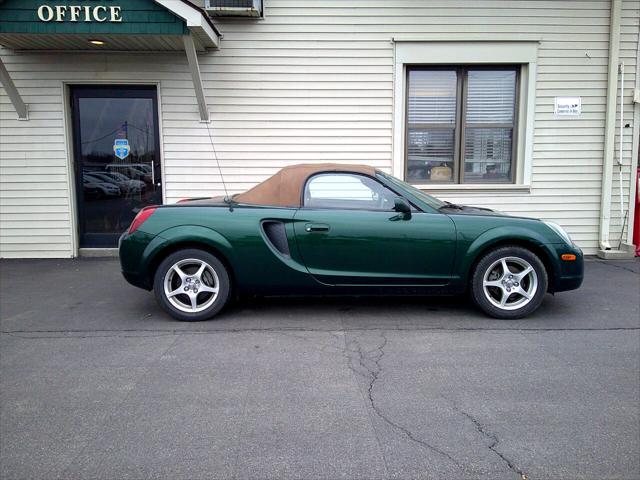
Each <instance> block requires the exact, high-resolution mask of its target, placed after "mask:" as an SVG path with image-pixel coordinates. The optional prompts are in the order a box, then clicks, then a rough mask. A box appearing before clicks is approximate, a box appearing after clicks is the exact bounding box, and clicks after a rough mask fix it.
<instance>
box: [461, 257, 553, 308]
mask: <svg viewBox="0 0 640 480" xmlns="http://www.w3.org/2000/svg"><path fill="white" fill-rule="evenodd" d="M547 285H548V278H547V271H546V269H545V267H544V264H543V263H542V261H541V260H540V258H538V256H537V255H535V254H534V253H533V252H531V251H530V250H527V249H526V248H522V247H516V246H507V247H501V248H497V249H495V250H492V251H491V252H489V253H487V254H485V255H484V256H483V257H482V258H481V259H480V261H479V262H478V263H477V265H476V267H475V269H474V271H473V276H472V280H471V296H472V298H473V301H474V302H475V303H476V305H478V307H480V309H481V310H482V311H483V312H485V313H486V314H487V315H490V316H492V317H494V318H500V319H516V318H522V317H525V316H527V315H529V314H531V313H533V312H534V311H535V310H537V309H538V307H539V306H540V304H541V303H542V300H543V299H544V296H545V294H546V293H547Z"/></svg>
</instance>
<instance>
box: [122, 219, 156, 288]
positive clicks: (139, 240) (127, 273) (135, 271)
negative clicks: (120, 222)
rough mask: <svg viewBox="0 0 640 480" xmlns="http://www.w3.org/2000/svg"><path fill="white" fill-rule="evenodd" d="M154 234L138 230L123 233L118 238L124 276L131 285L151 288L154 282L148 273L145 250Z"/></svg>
mask: <svg viewBox="0 0 640 480" xmlns="http://www.w3.org/2000/svg"><path fill="white" fill-rule="evenodd" d="M153 238H154V237H153V236H151V235H148V234H146V233H144V232H140V231H136V232H134V233H133V234H129V233H128V232H125V233H123V234H122V235H121V236H120V238H119V239H118V253H119V256H120V268H121V271H122V276H123V277H124V278H125V280H126V281H127V282H129V283H130V284H131V285H133V286H135V287H139V288H143V289H145V290H151V288H152V286H153V285H152V284H151V281H150V279H149V276H148V274H147V268H146V265H145V263H146V255H145V250H146V248H147V246H148V245H149V243H150V241H151V240H153Z"/></svg>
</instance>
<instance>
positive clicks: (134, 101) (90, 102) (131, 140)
mask: <svg viewBox="0 0 640 480" xmlns="http://www.w3.org/2000/svg"><path fill="white" fill-rule="evenodd" d="M71 94H72V95H71V100H72V118H73V139H74V158H75V172H76V192H77V196H78V225H79V230H80V232H79V233H80V247H115V246H117V244H118V237H119V236H120V234H122V232H124V231H125V230H126V229H127V227H128V226H129V224H130V223H131V221H132V220H133V217H135V215H136V213H138V211H139V210H140V209H141V208H143V207H144V206H146V205H151V204H160V203H162V179H161V177H160V175H161V173H160V140H159V135H158V121H157V119H158V103H157V97H156V88H155V87H150V86H131V85H126V86H125V85H123V86H117V85H110V86H89V85H82V86H74V87H72V90H71Z"/></svg>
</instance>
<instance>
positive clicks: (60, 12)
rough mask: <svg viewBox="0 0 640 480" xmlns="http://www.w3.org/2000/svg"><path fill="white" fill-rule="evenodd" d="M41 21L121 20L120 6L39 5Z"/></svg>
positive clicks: (117, 21) (112, 21) (116, 21)
mask: <svg viewBox="0 0 640 480" xmlns="http://www.w3.org/2000/svg"><path fill="white" fill-rule="evenodd" d="M37 14H38V20H40V21H41V22H99V23H102V22H109V23H119V22H122V8H121V7H119V6H115V5H110V6H108V7H107V6H104V5H95V6H93V5H53V6H50V5H40V6H39V7H38V10H37Z"/></svg>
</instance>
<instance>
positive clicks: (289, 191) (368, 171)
mask: <svg viewBox="0 0 640 480" xmlns="http://www.w3.org/2000/svg"><path fill="white" fill-rule="evenodd" d="M322 172H349V173H361V174H364V175H369V176H371V177H373V176H375V174H376V169H375V168H373V167H369V166H367V165H339V164H336V163H320V164H300V165H291V166H289V167H284V168H283V169H282V170H280V171H279V172H278V173H276V174H275V175H274V176H272V177H269V178H267V179H266V180H265V181H264V182H262V183H260V184H258V185H256V186H255V187H253V188H252V189H250V190H247V191H246V192H244V193H240V194H238V195H235V196H234V197H233V200H234V201H235V202H238V203H247V204H250V205H271V206H274V207H300V206H301V204H300V202H301V201H302V191H303V189H304V185H305V183H306V181H307V179H308V178H309V177H310V176H312V175H314V174H316V173H322Z"/></svg>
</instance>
